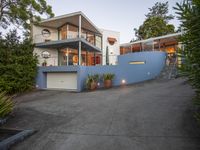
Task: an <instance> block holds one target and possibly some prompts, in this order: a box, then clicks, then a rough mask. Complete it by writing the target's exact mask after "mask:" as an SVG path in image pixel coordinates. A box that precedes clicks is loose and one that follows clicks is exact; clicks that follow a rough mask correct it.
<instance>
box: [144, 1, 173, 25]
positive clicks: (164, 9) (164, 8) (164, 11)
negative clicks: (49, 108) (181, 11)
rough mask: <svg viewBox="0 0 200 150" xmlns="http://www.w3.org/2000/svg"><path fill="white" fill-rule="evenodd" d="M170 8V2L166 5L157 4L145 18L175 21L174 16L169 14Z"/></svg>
mask: <svg viewBox="0 0 200 150" xmlns="http://www.w3.org/2000/svg"><path fill="white" fill-rule="evenodd" d="M168 7H169V4H168V2H165V3H161V2H157V3H155V5H154V6H153V7H152V8H149V13H148V14H146V15H145V16H146V17H147V18H151V17H160V18H163V20H164V21H166V22H168V21H169V20H171V19H174V16H173V15H171V14H169V15H168V13H169V10H168Z"/></svg>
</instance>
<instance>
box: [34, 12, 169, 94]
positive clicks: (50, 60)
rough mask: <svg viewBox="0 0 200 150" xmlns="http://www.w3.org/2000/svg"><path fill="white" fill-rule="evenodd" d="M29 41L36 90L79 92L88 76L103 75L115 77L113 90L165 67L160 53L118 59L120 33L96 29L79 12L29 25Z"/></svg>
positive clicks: (128, 55) (151, 74)
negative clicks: (34, 58) (35, 60)
mask: <svg viewBox="0 0 200 150" xmlns="http://www.w3.org/2000/svg"><path fill="white" fill-rule="evenodd" d="M32 38H33V43H34V44H35V49H34V54H36V55H37V56H38V60H39V65H38V73H37V77H36V88H38V89H56V90H57V89H62V90H70V91H77V92H80V91H82V90H84V88H85V81H86V78H87V76H88V74H104V73H113V74H115V78H114V80H113V84H114V85H115V86H119V85H121V84H122V81H123V84H132V83H136V82H141V81H144V80H149V79H153V78H155V77H156V76H158V75H159V73H160V72H161V70H162V68H163V66H164V65H165V59H166V53H164V52H140V53H132V54H126V55H119V54H120V48H119V43H120V33H119V32H116V31H111V30H105V29H99V28H98V27H96V26H95V25H94V24H93V23H92V22H91V21H90V20H89V19H88V18H87V17H86V16H85V15H84V14H83V13H82V12H75V13H71V14H66V15H62V16H58V17H54V18H50V19H46V20H42V21H41V22H39V23H38V24H37V25H32ZM101 82H102V81H101ZM99 86H102V83H99Z"/></svg>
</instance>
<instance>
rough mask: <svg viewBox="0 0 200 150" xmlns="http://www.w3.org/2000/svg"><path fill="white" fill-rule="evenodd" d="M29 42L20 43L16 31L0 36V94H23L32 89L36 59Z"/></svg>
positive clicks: (32, 46) (26, 40)
mask: <svg viewBox="0 0 200 150" xmlns="http://www.w3.org/2000/svg"><path fill="white" fill-rule="evenodd" d="M33 49H34V45H33V44H32V42H31V40H29V39H25V40H24V41H22V42H21V41H20V37H18V36H17V32H16V30H14V31H10V32H9V33H8V34H7V35H6V36H5V37H2V36H0V92H2V91H3V92H4V91H6V93H8V94H14V93H18V92H24V91H27V90H30V89H32V88H33V87H34V84H35V77H36V74H37V57H36V56H34V55H33Z"/></svg>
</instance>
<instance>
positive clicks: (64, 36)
mask: <svg viewBox="0 0 200 150" xmlns="http://www.w3.org/2000/svg"><path fill="white" fill-rule="evenodd" d="M60 37H61V40H65V39H67V25H65V26H63V27H62V28H61V29H60Z"/></svg>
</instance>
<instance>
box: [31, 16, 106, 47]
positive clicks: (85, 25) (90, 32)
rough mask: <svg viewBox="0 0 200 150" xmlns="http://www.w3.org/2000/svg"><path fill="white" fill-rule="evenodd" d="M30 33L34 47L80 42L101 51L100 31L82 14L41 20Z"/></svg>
mask: <svg viewBox="0 0 200 150" xmlns="http://www.w3.org/2000/svg"><path fill="white" fill-rule="evenodd" d="M32 32H33V34H32V35H33V41H34V43H35V44H36V46H37V45H52V43H53V45H55V44H61V45H62V44H63V43H67V44H65V46H66V45H70V44H72V43H73V42H74V41H76V42H77V41H80V40H81V42H85V44H87V45H89V46H90V47H92V48H97V49H100V50H101V49H102V33H101V31H100V30H99V29H98V28H97V27H96V26H95V25H94V24H93V23H92V22H91V21H90V20H89V19H88V18H87V17H86V16H85V15H84V14H83V13H82V12H76V13H71V14H67V15H63V16H58V17H54V18H50V19H47V20H43V21H41V22H40V23H39V25H38V26H33V30H32ZM58 46H59V45H57V46H56V48H59V47H58ZM49 48H50V47H49Z"/></svg>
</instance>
